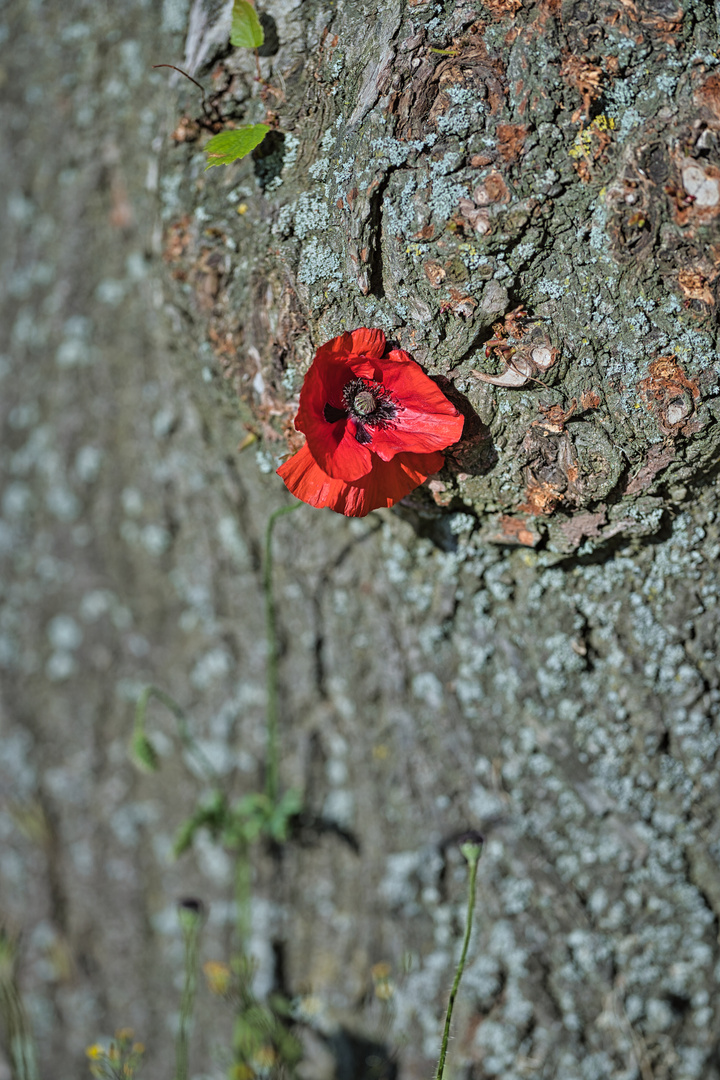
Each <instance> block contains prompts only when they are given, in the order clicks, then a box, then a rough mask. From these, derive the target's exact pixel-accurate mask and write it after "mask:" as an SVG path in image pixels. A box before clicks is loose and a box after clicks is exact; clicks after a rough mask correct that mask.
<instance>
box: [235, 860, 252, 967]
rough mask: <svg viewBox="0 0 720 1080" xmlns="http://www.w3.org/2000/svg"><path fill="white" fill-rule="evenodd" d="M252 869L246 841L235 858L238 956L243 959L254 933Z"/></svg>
mask: <svg viewBox="0 0 720 1080" xmlns="http://www.w3.org/2000/svg"><path fill="white" fill-rule="evenodd" d="M251 893H252V868H251V866H250V850H249V845H248V844H247V842H246V841H243V842H242V843H241V844H240V845H239V847H238V850H237V855H236V856H235V910H236V918H237V923H236V927H237V939H238V955H239V956H241V957H243V956H245V955H246V953H247V947H248V943H249V941H250V934H251V931H252V925H251V923H252V907H251Z"/></svg>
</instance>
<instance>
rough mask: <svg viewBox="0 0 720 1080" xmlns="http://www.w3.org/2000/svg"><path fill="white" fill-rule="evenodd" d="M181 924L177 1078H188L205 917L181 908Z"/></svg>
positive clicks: (176, 1043)
mask: <svg viewBox="0 0 720 1080" xmlns="http://www.w3.org/2000/svg"><path fill="white" fill-rule="evenodd" d="M179 917H180V926H181V929H182V933H183V940H184V944H185V984H184V986H183V996H182V1001H181V1003H180V1023H179V1025H178V1033H177V1037H176V1039H175V1080H188V1075H189V1073H188V1067H189V1066H188V1060H189V1046H190V1028H191V1025H192V1014H193V1006H194V1004H195V991H196V989H197V968H198V953H199V945H200V933H201V931H202V924H203V917H202V914H201V913H200V912H197V911H192V910H188V909H187V908H183V907H181V908H180V913H179Z"/></svg>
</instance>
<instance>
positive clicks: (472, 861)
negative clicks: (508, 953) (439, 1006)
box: [435, 840, 482, 1080]
mask: <svg viewBox="0 0 720 1080" xmlns="http://www.w3.org/2000/svg"><path fill="white" fill-rule="evenodd" d="M460 850H461V851H462V853H463V855H464V856H465V859H466V860H467V863H468V867H469V870H470V872H469V875H468V901H467V915H466V917H465V937H464V939H463V945H462V952H461V953H460V960H459V961H458V966H457V970H456V972H455V978H454V980H453V984H452V989H451V991H450V998H449V1000H448V1007H447V1013H446V1015H445V1029H444V1031H443V1037H442V1045H441V1047H440V1060H439V1062H438V1067H437V1072H436V1073H435V1080H443V1078H444V1076H445V1058H446V1057H447V1048H448V1042H449V1040H450V1024H451V1023H452V1014H453V1009H454V1008H455V998H456V997H457V993H458V989H459V987H460V980H461V979H462V975H463V971H464V970H465V960H466V958H467V953H468V946H469V945H470V935H471V934H472V924H473V913H474V911H475V883H476V881H477V872H478V864H479V862H480V856H481V855H482V841H481V840H480V841H479V842H468V843H465V844H462V845H461V847H460Z"/></svg>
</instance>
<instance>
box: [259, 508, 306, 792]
mask: <svg viewBox="0 0 720 1080" xmlns="http://www.w3.org/2000/svg"><path fill="white" fill-rule="evenodd" d="M302 505H303V504H302V503H301V502H296V503H292V505H291V506H281V507H280V509H279V510H275V511H273V513H272V514H271V515H270V518H269V520H268V523H267V529H266V531H265V567H264V574H263V592H264V594H265V636H266V639H267V761H266V765H265V769H266V773H265V794H266V795H267V797H268V799H269V800H270V803H271V804H272V806H275V803H276V802H277V793H278V745H277V737H278V712H279V707H278V659H279V657H278V640H277V622H276V619H275V601H274V599H273V591H272V574H273V556H272V536H273V529H274V528H275V522H276V521H277V520H278V518H280V517H284V515H285V514H290V513H291V512H292V511H293V510H297V508H298V507H299V506H302Z"/></svg>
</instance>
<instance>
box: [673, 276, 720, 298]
mask: <svg viewBox="0 0 720 1080" xmlns="http://www.w3.org/2000/svg"><path fill="white" fill-rule="evenodd" d="M716 277H717V271H715V273H714V274H712V276H711V277H710V278H708V277H706V276H705V274H704V273H703V272H702V270H697V269H696V270H680V271H679V273H678V285H679V286H680V288H681V289H682V291H683V293H684V294H685V296H686V297H687V298H688V300H702V302H703V304H708V306H710V307H714V305H715V297H714V296H713V294H712V291H711V289H710V286H709V284H708V282H709V281H713V280H714V279H715V278H716Z"/></svg>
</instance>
